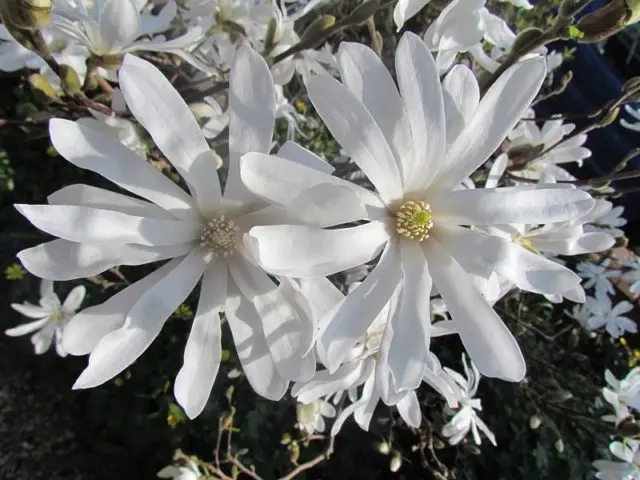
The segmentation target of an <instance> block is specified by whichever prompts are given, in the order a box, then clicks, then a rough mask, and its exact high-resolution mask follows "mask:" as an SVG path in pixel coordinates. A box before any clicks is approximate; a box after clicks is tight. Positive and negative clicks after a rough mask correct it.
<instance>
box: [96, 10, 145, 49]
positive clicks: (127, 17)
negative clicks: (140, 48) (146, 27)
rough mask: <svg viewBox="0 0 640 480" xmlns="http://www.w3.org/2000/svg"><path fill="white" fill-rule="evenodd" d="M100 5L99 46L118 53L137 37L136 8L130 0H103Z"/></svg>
mask: <svg viewBox="0 0 640 480" xmlns="http://www.w3.org/2000/svg"><path fill="white" fill-rule="evenodd" d="M100 7H101V8H100V47H101V49H104V53H112V52H113V53H118V52H119V51H120V50H121V49H122V47H125V46H127V45H129V44H130V43H131V42H133V41H134V40H135V39H136V38H137V37H138V30H139V28H140V14H139V13H138V8H137V7H136V5H135V3H134V2H132V1H131V0H104V1H103V2H102V5H101V6H100ZM99 53H103V52H99Z"/></svg>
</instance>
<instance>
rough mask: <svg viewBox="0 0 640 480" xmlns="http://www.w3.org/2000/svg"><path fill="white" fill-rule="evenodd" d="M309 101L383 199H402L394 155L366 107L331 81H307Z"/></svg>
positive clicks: (319, 77) (320, 78)
mask: <svg viewBox="0 0 640 480" xmlns="http://www.w3.org/2000/svg"><path fill="white" fill-rule="evenodd" d="M306 86H307V93H308V95H309V99H310V100H311V102H312V103H313V106H314V107H315V108H316V111H317V112H318V114H319V115H320V117H321V118H322V120H323V121H324V123H325V124H326V125H327V128H328V129H329V131H330V132H331V134H332V135H333V136H334V138H335V139H336V140H337V141H338V143H340V145H342V147H343V148H344V149H345V150H346V151H347V153H348V154H349V156H350V157H351V158H352V160H353V161H354V162H355V163H356V164H357V165H358V166H359V167H360V168H361V169H362V171H363V172H364V173H365V174H366V175H367V177H369V180H371V182H372V183H373V184H374V186H375V187H376V189H377V191H378V192H380V195H381V196H382V198H383V199H384V200H385V201H387V202H391V201H393V200H398V199H401V198H402V184H401V181H400V172H399V171H398V165H397V164H396V161H395V158H394V156H393V152H392V151H391V148H390V147H389V144H388V143H387V141H386V140H385V137H384V135H383V133H382V131H381V130H380V127H378V125H377V124H376V122H375V119H374V118H373V117H372V116H371V114H370V113H369V112H368V111H367V109H366V107H365V106H364V105H363V104H362V103H361V102H360V101H359V100H358V99H357V98H356V97H355V96H354V95H353V94H352V93H351V92H350V91H349V90H348V89H347V88H346V87H345V86H344V85H342V84H341V83H340V82H338V81H337V80H335V79H334V78H331V77H328V76H324V75H316V76H312V77H310V78H308V79H307V81H306Z"/></svg>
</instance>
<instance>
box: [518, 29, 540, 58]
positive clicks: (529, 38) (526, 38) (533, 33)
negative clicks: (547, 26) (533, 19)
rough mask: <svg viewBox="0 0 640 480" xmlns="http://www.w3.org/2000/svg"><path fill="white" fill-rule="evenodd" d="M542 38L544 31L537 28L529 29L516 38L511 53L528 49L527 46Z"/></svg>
mask: <svg viewBox="0 0 640 480" xmlns="http://www.w3.org/2000/svg"><path fill="white" fill-rule="evenodd" d="M541 36H542V30H540V29H539V28H536V27H531V28H527V29H525V30H523V31H521V32H520V33H519V34H518V36H517V37H516V39H515V41H514V42H513V45H512V46H511V51H513V52H520V51H523V50H525V49H526V47H527V46H529V45H531V44H532V43H533V42H535V41H536V40H538V39H539V38H540V37H541Z"/></svg>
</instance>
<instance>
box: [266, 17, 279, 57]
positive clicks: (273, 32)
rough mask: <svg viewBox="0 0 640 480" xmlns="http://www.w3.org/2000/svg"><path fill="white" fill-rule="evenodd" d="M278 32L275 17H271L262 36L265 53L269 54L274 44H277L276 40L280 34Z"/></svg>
mask: <svg viewBox="0 0 640 480" xmlns="http://www.w3.org/2000/svg"><path fill="white" fill-rule="evenodd" d="M278 30H279V29H278V21H277V20H276V18H275V17H271V18H270V19H269V23H268V24H267V33H266V34H265V36H264V51H265V52H270V51H271V50H273V47H274V46H275V44H276V43H278V39H279V37H280V32H279V31H278Z"/></svg>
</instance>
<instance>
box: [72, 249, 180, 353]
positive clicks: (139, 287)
mask: <svg viewBox="0 0 640 480" xmlns="http://www.w3.org/2000/svg"><path fill="white" fill-rule="evenodd" d="M180 260H181V259H176V260H173V261H171V262H168V263H166V264H165V265H163V266H162V267H160V268H158V269H157V270H155V271H154V272H152V273H151V274H149V275H147V276H145V277H143V278H142V279H140V280H138V281H137V282H135V283H133V284H132V285H129V286H128V287H127V288H125V289H123V290H121V291H119V292H118V293H116V294H115V295H113V296H112V297H111V298H109V299H108V300H107V301H106V302H104V303H102V304H100V305H96V306H93V307H89V308H85V309H84V310H82V311H81V312H79V313H78V314H76V315H75V316H74V317H73V318H72V319H71V320H70V321H69V323H68V324H67V326H66V327H65V329H64V334H63V336H62V345H63V348H64V349H65V351H67V352H68V353H70V354H71V355H88V354H89V353H91V351H92V350H93V349H94V348H95V347H96V345H98V342H99V341H100V340H102V338H103V337H104V336H105V335H107V334H108V333H111V332H113V331H114V330H117V329H119V328H120V327H122V325H124V321H125V318H126V316H127V314H128V313H129V311H130V310H131V308H132V307H133V306H134V305H135V304H136V302H137V301H138V300H139V299H140V297H141V296H142V295H143V294H144V293H145V292H146V291H147V290H149V289H150V288H151V287H152V286H153V285H155V284H156V283H157V282H158V281H159V280H161V279H162V278H164V277H165V276H166V275H167V274H168V273H169V272H171V271H172V270H173V269H174V268H175V267H176V266H177V265H178V264H179V263H180Z"/></svg>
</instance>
